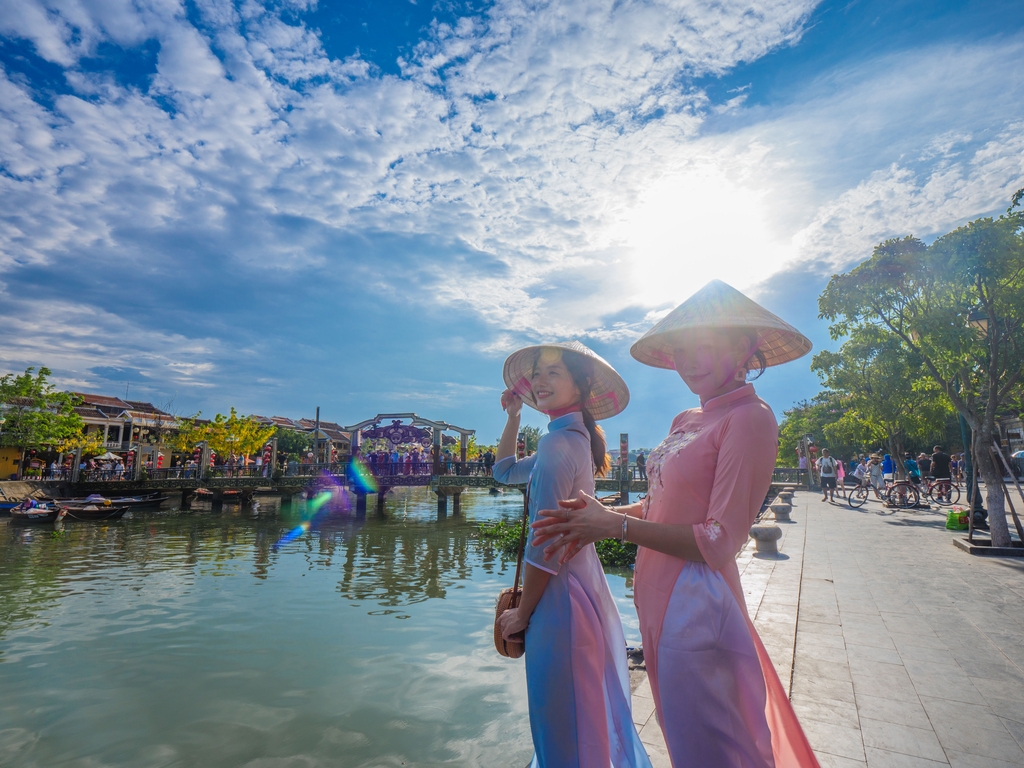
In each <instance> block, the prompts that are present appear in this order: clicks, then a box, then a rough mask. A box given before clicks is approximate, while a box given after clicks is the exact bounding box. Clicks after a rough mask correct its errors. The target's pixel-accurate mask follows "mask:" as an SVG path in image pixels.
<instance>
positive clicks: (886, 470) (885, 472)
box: [882, 453, 896, 483]
mask: <svg viewBox="0 0 1024 768" xmlns="http://www.w3.org/2000/svg"><path fill="white" fill-rule="evenodd" d="M895 474H896V465H895V464H893V461H892V456H890V455H889V454H888V453H887V454H885V455H884V456H882V478H883V479H884V480H885V482H887V483H891V482H892V481H893V480H894V479H895Z"/></svg>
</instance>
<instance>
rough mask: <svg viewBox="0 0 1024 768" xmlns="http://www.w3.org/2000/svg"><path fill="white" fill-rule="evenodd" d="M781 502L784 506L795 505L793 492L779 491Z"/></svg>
mask: <svg viewBox="0 0 1024 768" xmlns="http://www.w3.org/2000/svg"><path fill="white" fill-rule="evenodd" d="M779 502H780V503H782V504H789V505H792V504H793V492H792V491H779Z"/></svg>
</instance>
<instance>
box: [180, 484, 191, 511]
mask: <svg viewBox="0 0 1024 768" xmlns="http://www.w3.org/2000/svg"><path fill="white" fill-rule="evenodd" d="M191 493H192V492H191V491H190V490H189V489H188V488H183V489H182V491H181V509H189V508H191V506H192V504H191V499H190V498H189V495H190V494H191Z"/></svg>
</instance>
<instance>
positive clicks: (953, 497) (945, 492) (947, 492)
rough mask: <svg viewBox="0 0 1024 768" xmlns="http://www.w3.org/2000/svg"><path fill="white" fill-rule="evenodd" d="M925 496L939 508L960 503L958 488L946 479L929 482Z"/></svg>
mask: <svg viewBox="0 0 1024 768" xmlns="http://www.w3.org/2000/svg"><path fill="white" fill-rule="evenodd" d="M925 496H926V497H927V498H928V500H929V501H932V502H935V503H936V504H938V505H939V506H943V507H951V506H953V505H954V504H956V503H957V502H959V501H960V486H959V485H957V484H956V483H955V482H954V481H953V480H951V479H950V478H948V477H941V478H938V479H936V480H931V481H930V482H929V483H928V490H927V491H926V492H925Z"/></svg>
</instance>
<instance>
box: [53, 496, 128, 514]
mask: <svg viewBox="0 0 1024 768" xmlns="http://www.w3.org/2000/svg"><path fill="white" fill-rule="evenodd" d="M59 504H60V506H61V507H65V508H66V509H68V511H69V512H78V511H82V510H89V511H90V512H93V511H100V510H106V511H108V512H110V511H111V510H112V509H120V510H122V512H121V514H124V513H125V512H127V511H128V509H129V507H134V506H138V504H139V503H138V502H136V501H134V500H133V499H104V498H103V497H101V496H99V495H98V494H93V495H92V496H87V497H86V498H85V499H61V500H60V501H59ZM90 508H95V509H90ZM118 516H119V517H120V515H118ZM98 519H106V518H105V517H101V518H98Z"/></svg>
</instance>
